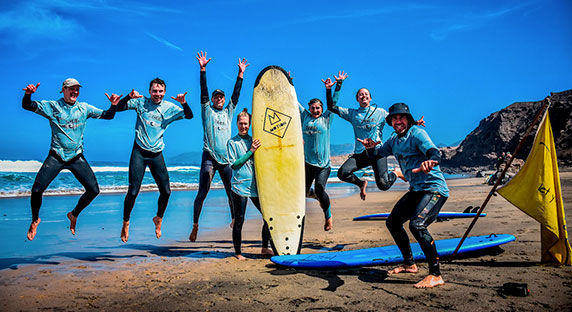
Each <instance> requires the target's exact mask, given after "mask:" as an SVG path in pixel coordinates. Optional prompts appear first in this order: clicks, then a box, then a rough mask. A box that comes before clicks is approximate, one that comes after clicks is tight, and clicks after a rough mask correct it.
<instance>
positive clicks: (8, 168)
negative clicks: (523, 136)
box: [0, 160, 42, 172]
mask: <svg viewBox="0 0 572 312" xmlns="http://www.w3.org/2000/svg"><path fill="white" fill-rule="evenodd" d="M40 167H42V163H41V162H39V161H37V160H15V161H14V160H0V172H38V170H40Z"/></svg>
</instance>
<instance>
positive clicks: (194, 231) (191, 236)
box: [189, 223, 199, 242]
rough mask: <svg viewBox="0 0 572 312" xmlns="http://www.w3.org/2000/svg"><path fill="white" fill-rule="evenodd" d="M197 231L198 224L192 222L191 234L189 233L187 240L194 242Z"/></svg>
mask: <svg viewBox="0 0 572 312" xmlns="http://www.w3.org/2000/svg"><path fill="white" fill-rule="evenodd" d="M198 232H199V224H198V223H195V224H193V230H192V231H191V235H189V240H190V241H191V242H194V241H196V240H197V233H198Z"/></svg>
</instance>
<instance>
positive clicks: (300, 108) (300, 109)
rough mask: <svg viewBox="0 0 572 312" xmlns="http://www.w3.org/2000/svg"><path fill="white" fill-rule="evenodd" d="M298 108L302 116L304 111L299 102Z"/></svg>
mask: <svg viewBox="0 0 572 312" xmlns="http://www.w3.org/2000/svg"><path fill="white" fill-rule="evenodd" d="M298 110H299V111H300V116H302V115H303V114H304V112H305V111H306V109H305V108H304V106H302V104H300V103H298Z"/></svg>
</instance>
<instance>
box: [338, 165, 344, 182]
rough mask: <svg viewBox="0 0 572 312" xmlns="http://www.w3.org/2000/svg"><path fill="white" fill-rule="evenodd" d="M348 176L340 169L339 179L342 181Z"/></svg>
mask: <svg viewBox="0 0 572 312" xmlns="http://www.w3.org/2000/svg"><path fill="white" fill-rule="evenodd" d="M345 176H346V173H345V172H344V171H342V168H340V169H338V179H340V180H342V178H343V177H345Z"/></svg>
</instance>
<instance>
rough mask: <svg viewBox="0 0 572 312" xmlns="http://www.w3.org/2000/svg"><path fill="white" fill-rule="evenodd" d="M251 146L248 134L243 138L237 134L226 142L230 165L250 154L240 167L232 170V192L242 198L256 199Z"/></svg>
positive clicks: (256, 192)
mask: <svg viewBox="0 0 572 312" xmlns="http://www.w3.org/2000/svg"><path fill="white" fill-rule="evenodd" d="M251 145H252V137H251V136H249V135H248V134H247V135H245V136H244V137H243V136H240V135H238V134H237V135H236V136H234V137H233V138H232V139H230V140H228V143H227V147H228V160H229V163H230V164H234V163H235V161H237V160H238V159H239V158H241V157H243V156H244V155H245V154H247V153H250V157H249V158H248V160H246V162H244V164H243V165H242V166H240V167H239V168H236V169H235V168H233V169H232V180H231V185H232V191H233V192H235V193H236V194H238V195H240V196H244V197H258V191H257V188H256V178H255V176H254V157H252V152H251V151H250V146H251ZM233 167H234V166H233Z"/></svg>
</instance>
